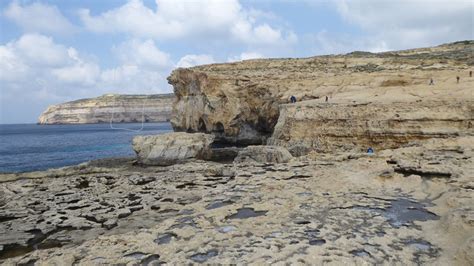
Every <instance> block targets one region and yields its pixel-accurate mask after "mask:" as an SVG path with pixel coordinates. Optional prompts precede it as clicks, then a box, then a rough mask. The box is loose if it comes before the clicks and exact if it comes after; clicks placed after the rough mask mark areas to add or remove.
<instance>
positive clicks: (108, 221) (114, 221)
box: [102, 219, 117, 229]
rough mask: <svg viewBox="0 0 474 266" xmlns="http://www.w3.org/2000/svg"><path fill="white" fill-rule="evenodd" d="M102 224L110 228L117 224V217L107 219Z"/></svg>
mask: <svg viewBox="0 0 474 266" xmlns="http://www.w3.org/2000/svg"><path fill="white" fill-rule="evenodd" d="M102 226H103V227H105V228H106V229H112V228H114V227H116V226H117V219H110V220H107V221H106V222H104V223H103V224H102Z"/></svg>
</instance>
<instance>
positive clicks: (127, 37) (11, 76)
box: [0, 0, 474, 123]
mask: <svg viewBox="0 0 474 266" xmlns="http://www.w3.org/2000/svg"><path fill="white" fill-rule="evenodd" d="M473 14H474V7H473V2H472V1H470V0H432V1H428V0H411V1H409V0H399V1H395V0H387V1H383V0H334V1H330V0H325V1H317V0H313V1H311V0H294V1H291V0H279V1H278V0H277V1H270V0H260V1H257V0H201V1H198V0H181V1H180V0H156V1H154V0H150V1H149V0H143V1H142V0H130V1H126V0H101V1H97V0H81V1H80V0H69V1H60V0H54V1H53V0H51V1H47V0H43V1H29V0H17V1H9V0H0V89H1V94H0V97H1V99H0V100H1V102H0V103H1V106H0V107H1V109H0V111H1V113H0V123H34V122H36V120H37V118H38V116H39V115H40V113H41V112H42V111H43V110H44V109H45V108H46V107H47V106H48V105H50V104H55V103H60V102H64V101H69V100H74V99H78V98H86V97H95V96H99V95H102V94H105V93H124V94H139V93H146V94H149V93H166V92H171V91H172V88H171V87H170V86H169V85H168V84H167V82H166V77H167V76H168V75H169V73H170V72H171V71H172V70H173V69H174V68H176V67H188V66H193V65H199V64H206V63H214V62H231V61H239V60H245V59H251V58H261V57H265V58H266V57H308V56H313V55H321V54H338V53H346V52H351V51H354V50H365V51H372V52H379V51H386V50H397V49H406V48H415V47H423V46H433V45H438V44H442V43H446V42H452V41H458V40H466V39H474V38H473V20H474V18H473V16H474V15H473Z"/></svg>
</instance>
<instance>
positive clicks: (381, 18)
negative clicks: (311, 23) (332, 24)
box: [336, 0, 474, 49]
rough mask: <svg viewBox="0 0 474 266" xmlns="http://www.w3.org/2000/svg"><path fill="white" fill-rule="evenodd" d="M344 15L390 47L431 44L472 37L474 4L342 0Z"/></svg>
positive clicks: (466, 0) (464, 0) (460, 0)
mask: <svg viewBox="0 0 474 266" xmlns="http://www.w3.org/2000/svg"><path fill="white" fill-rule="evenodd" d="M336 3H337V5H336V6H337V10H338V12H339V13H340V14H341V16H342V17H343V18H344V19H345V20H346V21H348V22H349V23H352V24H354V25H357V26H359V27H361V28H362V29H363V30H365V31H366V32H367V33H368V34H370V36H369V37H370V38H372V39H377V40H378V41H380V42H385V43H386V44H387V48H390V49H400V48H412V47H420V46H429V45H435V44H440V43H443V42H450V41H458V40H465V39H472V38H473V37H474V36H473V32H472V28H473V23H474V17H473V16H474V15H473V10H474V3H473V2H472V1H470V0H452V1H428V0H400V1H388V0H387V1H380V0H351V1H348V0H340V1H338V2H336Z"/></svg>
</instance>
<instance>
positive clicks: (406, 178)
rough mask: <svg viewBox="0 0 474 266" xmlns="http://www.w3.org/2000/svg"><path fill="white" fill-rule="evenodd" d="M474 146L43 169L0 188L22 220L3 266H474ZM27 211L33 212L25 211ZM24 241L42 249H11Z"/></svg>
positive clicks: (433, 144)
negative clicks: (163, 265)
mask: <svg viewBox="0 0 474 266" xmlns="http://www.w3.org/2000/svg"><path fill="white" fill-rule="evenodd" d="M469 143H472V137H466V138H461V139H459V138H457V139H448V140H433V141H430V142H429V143H427V144H423V145H420V144H419V145H412V146H410V147H405V148H400V149H395V150H383V151H379V152H376V153H375V154H373V155H367V154H364V153H348V152H338V153H334V154H330V153H324V154H323V153H312V154H309V155H308V156H303V157H298V158H294V159H293V160H291V161H290V162H288V163H218V162H210V161H199V160H196V161H191V162H186V163H182V164H176V165H171V166H166V167H164V166H161V167H160V166H146V167H145V166H141V165H136V164H134V162H133V160H131V159H128V158H121V159H101V160H96V161H92V162H88V163H84V164H81V165H76V166H72V167H67V168H61V169H55V170H52V171H45V172H36V173H35V174H34V176H31V179H30V178H27V179H25V178H23V179H18V180H16V181H13V180H11V181H9V182H1V183H0V189H1V190H3V191H4V192H6V193H4V194H3V195H5V196H6V197H7V198H9V199H8V200H7V199H5V198H3V199H2V198H0V204H1V206H2V209H3V210H4V211H3V212H2V217H3V218H2V219H3V220H4V221H5V219H6V221H7V222H3V223H0V225H5V224H9V225H10V227H7V228H10V229H6V228H5V227H0V228H3V229H2V230H7V231H2V235H5V236H7V237H6V238H5V239H4V240H3V242H2V243H0V245H2V246H3V247H2V249H0V250H3V251H1V254H2V255H1V260H0V261H1V262H2V263H4V264H6V265H10V264H14V263H20V262H25V261H31V262H33V261H34V262H36V263H47V264H49V263H54V262H59V261H62V262H71V263H72V262H75V263H81V264H96V263H144V262H147V261H148V259H150V260H153V261H160V262H167V263H178V264H182V263H192V262H194V263H196V262H206V263H224V264H226V263H236V262H241V263H263V262H274V263H276V262H278V261H282V260H283V261H287V262H293V263H323V262H333V263H362V262H369V263H380V262H382V261H384V262H393V263H395V262H397V263H404V264H411V263H441V264H443V263H447V262H454V261H455V262H456V263H459V264H462V263H466V262H467V261H470V259H469V256H470V255H469V245H470V244H469V241H471V240H469V239H470V238H469V237H470V233H469V232H471V233H472V231H469V229H468V228H469V226H468V224H469V223H472V221H474V220H470V219H472V217H474V216H471V214H472V210H471V211H467V210H465V207H466V206H472V205H470V202H471V203H472V197H470V196H469V195H470V193H471V190H470V186H471V185H470V184H471V183H472V180H471V177H470V176H469V174H468V173H467V172H468V171H466V170H467V169H472V168H473V166H472V165H474V164H473V157H472V154H473V147H472V145H469ZM441 151H442V152H443V154H444V155H442V157H439V154H440V152H441ZM420 154H422V155H420ZM414 158H417V160H418V161H419V162H420V164H419V165H418V166H415V165H412V164H410V163H409V162H410V161H413V159H414ZM463 158H468V159H463ZM440 159H442V161H443V163H442V164H441V165H438V166H436V165H434V164H433V162H436V161H437V160H440ZM407 163H408V164H407ZM434 166H436V167H435V168H433V167H434ZM430 167H431V168H430ZM436 169H437V170H436ZM414 170H416V171H418V174H410V171H414ZM435 170H436V171H435ZM425 173H426V174H427V175H425ZM429 173H431V175H429ZM443 173H449V174H450V175H449V177H447V176H446V175H443ZM0 176H1V175H0ZM13 191H15V193H14V194H12V193H11V192H13ZM452 198H456V199H457V200H456V201H453V200H452ZM25 208H30V209H31V210H33V213H30V214H28V216H24V215H25V214H24V213H23V211H22V210H24V209H25ZM8 210H10V211H9V212H8ZM5 211H7V212H5ZM7 213H10V214H8V215H10V216H8V215H7V216H5V215H6V214H7ZM463 213H464V215H468V216H467V217H468V218H462V217H463V216H459V215H461V214H463ZM8 217H9V218H8ZM26 217H28V219H27V220H24V219H26ZM469 217H470V218H469ZM8 220H9V221H8ZM19 220H22V221H23V222H22V223H17V222H15V221H19ZM48 221H49V222H50V224H48ZM466 226H467V227H466ZM30 228H42V229H41V230H42V232H43V234H44V235H43V236H42V237H41V238H38V236H36V235H35V234H32V235H29V234H31V233H28V232H33V231H31V230H32V229H30ZM453 228H457V229H456V230H457V231H453ZM461 228H465V229H461ZM11 230H13V231H11ZM64 230H67V231H64ZM463 230H464V231H463ZM465 230H468V231H465ZM48 232H49V233H48ZM15 239H16V240H15ZM31 239H35V240H31ZM5 241H10V244H8V243H5ZM12 241H13V242H12ZM15 241H16V242H15ZM22 241H24V242H22ZM12 243H17V244H12ZM21 243H30V244H32V243H34V245H37V247H38V248H39V249H38V250H33V251H31V252H27V253H24V254H21V255H19V256H14V257H11V256H10V255H8V254H10V252H13V250H15V249H16V248H15V246H14V245H22V244H21ZM454 243H458V244H457V245H455V244H454ZM12 245H13V246H12ZM7 257H8V258H7ZM99 257H100V259H99Z"/></svg>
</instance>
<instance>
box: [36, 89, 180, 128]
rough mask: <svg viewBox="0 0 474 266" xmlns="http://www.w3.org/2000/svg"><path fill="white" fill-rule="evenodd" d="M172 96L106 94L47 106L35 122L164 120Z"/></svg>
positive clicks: (68, 122) (171, 101) (69, 122)
mask: <svg viewBox="0 0 474 266" xmlns="http://www.w3.org/2000/svg"><path fill="white" fill-rule="evenodd" d="M174 99H175V97H174V95H173V94H156V95H118V94H106V95H103V96H100V97H97V98H90V99H82V100H77V101H72V102H67V103H61V104H57V105H52V106H49V107H48V109H47V110H46V111H44V112H43V113H42V114H41V116H40V117H39V119H38V123H39V124H86V123H87V124H90V123H109V122H110V121H112V122H114V123H129V122H142V121H144V122H165V121H169V119H170V116H171V109H172V107H171V106H172V103H173V101H174Z"/></svg>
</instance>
